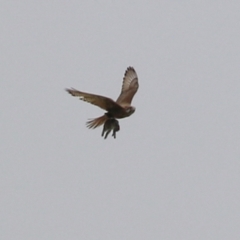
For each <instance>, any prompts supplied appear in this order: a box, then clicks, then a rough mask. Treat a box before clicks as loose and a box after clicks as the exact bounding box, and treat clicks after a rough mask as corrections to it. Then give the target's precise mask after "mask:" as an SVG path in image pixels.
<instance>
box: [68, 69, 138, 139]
mask: <svg viewBox="0 0 240 240" xmlns="http://www.w3.org/2000/svg"><path fill="white" fill-rule="evenodd" d="M138 87H139V84H138V76H137V73H136V71H135V70H134V68H133V67H128V68H127V70H126V71H125V74H124V77H123V83H122V89H121V93H120V95H119V97H118V98H117V100H116V101H114V100H112V99H111V98H108V97H104V96H100V95H96V94H92V93H86V92H80V91H78V90H76V89H74V88H71V89H68V88H67V89H66V91H67V92H68V93H70V94H71V95H72V96H74V97H79V99H80V100H83V101H85V102H89V103H91V104H93V105H95V106H98V107H100V108H102V109H103V110H106V113H105V114H104V115H103V116H101V117H98V118H94V119H90V120H89V121H87V123H86V125H87V127H88V128H92V129H94V128H96V127H99V126H101V125H103V124H104V126H103V131H102V136H104V133H106V135H105V137H104V138H107V136H108V134H109V133H110V132H111V130H113V137H114V138H115V137H116V132H117V131H119V129H120V127H119V124H118V121H117V120H116V119H121V118H125V117H129V116H130V115H132V114H133V113H134V112H135V107H133V106H131V102H132V99H133V97H134V95H135V93H136V92H137V90H138Z"/></svg>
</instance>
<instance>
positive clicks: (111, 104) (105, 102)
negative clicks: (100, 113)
mask: <svg viewBox="0 0 240 240" xmlns="http://www.w3.org/2000/svg"><path fill="white" fill-rule="evenodd" d="M66 91H67V92H68V93H70V94H71V95H72V96H74V97H79V99H80V100H83V101H85V102H89V103H91V104H93V105H96V106H98V107H100V108H102V109H104V110H107V111H109V110H112V109H115V110H118V109H119V110H122V107H121V106H120V105H119V104H117V103H116V102H115V101H113V100H112V99H111V98H107V97H104V96H100V95H95V94H91V93H86V92H80V91H78V90H76V89H74V88H71V89H66Z"/></svg>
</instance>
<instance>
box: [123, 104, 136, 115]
mask: <svg viewBox="0 0 240 240" xmlns="http://www.w3.org/2000/svg"><path fill="white" fill-rule="evenodd" d="M135 110H136V108H135V107H133V106H128V107H125V111H126V113H127V115H128V116H130V115H132V114H133V113H134V112H135Z"/></svg>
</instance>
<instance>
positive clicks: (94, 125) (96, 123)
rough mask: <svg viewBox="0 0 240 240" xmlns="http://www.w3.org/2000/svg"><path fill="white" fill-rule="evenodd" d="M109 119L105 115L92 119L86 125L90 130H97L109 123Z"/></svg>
mask: <svg viewBox="0 0 240 240" xmlns="http://www.w3.org/2000/svg"><path fill="white" fill-rule="evenodd" d="M107 119H108V117H107V116H106V115H103V116H101V117H98V118H94V119H90V120H89V121H87V123H86V125H87V127H88V128H93V129H94V128H97V127H100V126H101V125H103V124H104V123H105V122H106V121H107Z"/></svg>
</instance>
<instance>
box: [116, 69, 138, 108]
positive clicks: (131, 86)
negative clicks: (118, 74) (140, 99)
mask: <svg viewBox="0 0 240 240" xmlns="http://www.w3.org/2000/svg"><path fill="white" fill-rule="evenodd" d="M138 87H139V85H138V76H137V73H136V71H135V70H134V68H133V67H128V68H127V70H126V72H125V75H124V78H123V85H122V91H121V93H120V96H119V97H118V99H117V101H116V102H117V103H118V104H119V105H121V106H123V107H124V106H130V105H131V102H132V99H133V97H134V95H135V93H136V92H137V90H138Z"/></svg>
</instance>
